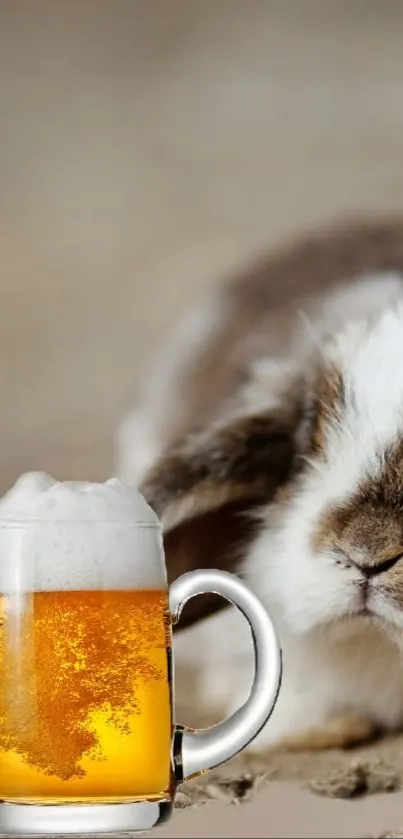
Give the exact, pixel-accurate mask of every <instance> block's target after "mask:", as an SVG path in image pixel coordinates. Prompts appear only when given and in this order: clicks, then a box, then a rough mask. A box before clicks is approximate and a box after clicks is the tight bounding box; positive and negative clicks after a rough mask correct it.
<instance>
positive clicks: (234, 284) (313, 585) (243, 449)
mask: <svg viewBox="0 0 403 839" xmlns="http://www.w3.org/2000/svg"><path fill="white" fill-rule="evenodd" d="M400 272H401V273H400ZM118 471H119V474H120V476H121V477H122V478H123V479H125V480H127V481H129V482H131V483H134V484H136V485H137V486H139V488H140V490H141V491H142V492H143V494H144V495H145V497H146V498H147V499H148V501H149V503H150V504H151V506H152V507H153V508H154V509H155V510H156V512H157V513H158V514H159V516H160V518H161V520H162V522H163V525H164V530H165V549H166V556H167V567H168V576H169V578H170V579H172V578H175V577H176V576H178V575H179V574H180V573H182V572H184V571H186V570H190V569H193V568H202V567H217V568H225V569H227V570H231V571H233V572H235V573H238V574H239V575H241V576H243V577H244V578H245V579H246V580H247V582H248V583H249V584H250V585H251V586H252V587H253V588H254V589H255V590H256V591H257V593H258V594H259V595H260V596H261V597H262V598H263V599H264V601H265V603H266V604H267V607H268V609H269V610H270V612H271V614H272V616H273V619H274V620H275V622H276V625H277V628H278V633H279V636H280V640H281V644H282V648H283V661H284V677H283V684H282V689H281V691H280V695H279V699H278V702H277V705H276V707H275V710H274V712H273V715H272V717H271V719H270V721H269V723H268V725H267V726H266V728H265V729H264V730H263V731H262V732H261V734H260V735H259V736H258V738H257V739H256V741H255V743H254V744H253V747H254V749H255V750H261V749H266V748H271V749H272V748H277V747H286V748H289V749H304V748H309V749H314V748H328V747H333V746H335V747H336V746H340V747H347V746H350V745H353V744H355V743H358V742H361V741H364V740H366V739H368V738H370V737H372V736H373V735H374V734H375V733H376V732H377V731H379V730H388V729H389V730H390V729H395V728H397V727H399V726H401V725H402V724H403V658H402V655H403V650H402V648H403V220H402V221H400V220H397V221H390V222H388V221H387V222H385V223H379V224H378V223H375V222H374V223H372V222H369V223H362V224H352V223H351V224H348V225H345V226H344V227H343V226H341V227H337V228H334V229H329V230H326V231H323V232H322V233H320V234H318V235H317V236H313V237H312V238H307V239H304V240H300V241H297V242H296V243H295V244H293V245H289V246H287V247H285V248H284V249H283V250H282V251H280V252H277V253H274V254H272V255H271V256H270V255H269V257H268V258H266V259H263V260H261V261H260V262H259V263H258V264H256V265H253V266H250V267H249V269H248V270H246V271H244V272H243V273H240V274H239V276H236V277H234V278H232V279H231V280H230V281H229V282H228V283H223V284H222V285H220V286H219V288H218V291H217V292H216V293H215V294H212V296H211V299H209V300H208V301H207V302H206V303H205V304H204V305H201V306H200V307H199V309H197V310H196V312H194V313H191V314H190V315H189V317H188V318H187V319H185V323H184V324H183V325H182V327H181V328H180V329H179V330H178V331H177V332H176V334H175V336H174V337H173V339H172V343H171V345H170V346H168V347H165V348H164V350H163V353H162V356H161V358H160V359H157V361H156V363H155V365H154V367H153V368H152V369H151V370H150V371H149V372H148V376H147V377H146V379H145V381H144V386H143V392H142V393H140V394H139V396H138V399H137V404H136V406H135V409H134V410H133V411H131V412H130V413H129V414H128V416H126V417H125V418H124V420H123V422H122V425H121V427H120V429H119V434H118ZM221 605H222V604H221V603H220V601H219V600H217V599H216V598H215V597H213V596H211V597H207V596H206V597H200V598H196V599H195V600H194V601H192V603H191V604H190V605H189V607H188V608H187V609H186V610H185V612H184V615H183V620H182V626H185V625H186V626H187V628H186V629H185V630H184V631H183V632H181V633H179V635H178V637H177V641H176V647H177V650H176V652H177V656H178V659H179V662H181V661H183V662H186V661H187V660H188V661H189V662H190V663H191V664H192V665H193V666H195V665H197V666H198V667H199V668H200V671H201V676H202V682H201V684H202V686H203V691H204V694H203V695H202V697H201V700H200V701H201V702H202V703H203V705H204V706H205V707H206V708H208V709H210V710H211V712H212V713H214V714H216V712H217V714H218V711H220V712H222V711H227V712H229V711H230V710H233V704H234V702H235V698H236V705H239V704H240V702H241V700H242V698H243V696H242V690H243V691H247V690H248V688H249V680H250V677H251V674H250V672H249V668H250V638H249V635H248V631H247V628H245V626H244V624H243V621H242V618H241V617H240V616H239V615H237V614H236V613H235V612H234V610H232V609H224V610H221V611H218V608H219V607H220V606H221ZM201 618H206V620H203V621H200V619H201Z"/></svg>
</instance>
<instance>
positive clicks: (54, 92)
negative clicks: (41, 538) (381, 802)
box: [0, 0, 403, 835]
mask: <svg viewBox="0 0 403 839" xmlns="http://www.w3.org/2000/svg"><path fill="white" fill-rule="evenodd" d="M402 55H403V4H401V3H399V2H398V0H396V2H393V0H384V2H382V3H378V2H376V0H353V1H352V2H339V0H326V2H322V0H304V2H303V3H302V2H297V0H294V2H293V1H292V0H278V2H272V0H248V2H243V0H219V2H217V0H192V2H191V3H189V2H188V1H187V0H164V2H162V0H153V2H149V3H144V2H141V0H114V2H113V3H112V2H110V0H58V3H54V2H53V0H36V2H35V4H32V3H30V2H29V0H5V2H2V3H1V4H0V112H1V115H2V116H1V129H0V131H1V154H0V187H1V188H0V248H1V260H2V261H1V266H2V268H1V305H0V385H1V395H2V399H1V411H0V440H1V445H0V492H2V491H4V490H5V489H7V488H8V487H9V486H10V484H11V483H12V481H13V480H14V479H15V478H16V476H17V475H18V474H19V473H20V472H22V471H25V470H27V469H33V468H34V469H44V470H49V471H51V472H53V473H54V474H55V475H56V476H58V477H64V478H90V479H103V478H105V477H106V476H108V475H109V474H110V473H111V472H113V435H114V428H115V426H116V423H117V421H118V419H119V417H120V415H121V412H122V411H123V410H124V408H125V406H126V405H127V404H129V403H130V400H131V397H132V393H133V392H134V390H135V386H136V382H137V380H138V376H139V373H140V371H141V368H142V365H143V363H144V360H145V359H146V358H147V357H148V356H149V354H150V353H151V352H152V350H153V349H154V347H155V346H156V345H157V344H159V343H161V342H162V341H163V339H164V337H165V335H166V334H167V332H168V330H169V329H170V328H171V327H172V324H173V323H174V322H175V319H176V318H177V317H178V316H179V315H180V314H181V312H182V311H184V309H185V308H186V307H187V306H188V305H189V303H191V302H192V301H193V300H194V299H195V298H196V296H197V295H199V294H200V293H202V292H203V290H204V289H205V288H206V287H207V286H208V285H209V284H210V283H214V282H218V281H219V280H220V278H221V276H222V275H223V274H225V273H228V272H230V271H231V269H232V268H233V267H234V266H237V265H239V264H240V263H241V262H243V261H244V260H247V259H248V258H249V256H251V255H256V254H257V253H258V252H260V251H262V250H265V249H266V248H268V247H270V246H272V245H273V244H276V243H278V242H280V241H282V240H283V239H285V238H286V237H290V236H292V235H294V233H296V232H299V231H301V230H306V229H308V228H309V229H314V228H315V227H317V226H318V225H319V224H322V223H327V222H329V221H330V220H331V219H333V218H340V217H345V216H346V215H351V216H353V215H361V214H371V213H377V214H380V213H382V212H387V213H389V212H390V211H393V210H396V211H401V209H402V206H403V165H402V161H403V153H402V148H403V144H402V140H403V60H402ZM354 762H355V764H354V766H353V768H352V766H351V765H352V763H354ZM382 762H383V764H382ZM357 766H358V768H357ZM360 767H361V768H360ZM245 774H246V775H248V776H252V782H250V779H249V780H248V779H247V780H246V781H245V782H244V783H243V785H242V784H241V785H238V782H237V784H235V787H234V785H233V784H232V786H231V785H230V786H229V787H228V786H226V784H225V783H224V781H226V780H228V777H230V778H233V777H237V778H238V777H241V776H242V777H243V776H244V775H245ZM402 777H403V740H402V739H401V738H395V739H390V740H388V741H385V742H383V743H380V744H376V745H372V746H371V747H368V748H367V749H360V750H359V751H358V752H351V753H345V754H342V753H329V754H327V755H301V756H299V757H296V756H292V757H290V756H288V757H287V756H284V757H281V758H276V760H271V759H270V760H268V761H266V762H265V763H263V764H260V763H259V764H258V763H254V764H251V763H250V762H249V759H248V758H247V756H245V757H243V758H241V759H239V760H237V761H233V762H232V764H229V765H228V766H227V767H225V768H224V769H223V770H221V771H220V773H218V775H217V777H216V778H215V776H214V775H212V776H208V777H207V776H206V778H204V779H203V780H202V781H199V782H197V783H196V782H194V785H193V786H192V787H190V786H189V787H184V788H183V790H182V804H183V805H186V804H189V803H191V802H192V801H193V802H194V800H195V799H197V798H198V797H199V790H200V788H201V787H202V788H203V796H204V795H207V797H208V796H210V797H214V796H216V797H217V796H218V797H220V796H221V797H224V799H226V798H228V795H229V797H232V796H233V795H234V794H235V795H237V796H238V797H239V792H240V793H241V795H243V796H245V797H247V796H248V795H250V793H251V792H252V793H253V794H254V791H255V781H254V779H257V782H259V783H261V784H267V783H271V782H272V781H273V779H276V781H279V780H285V779H287V780H290V779H293V780H296V781H298V783H299V784H300V785H302V786H306V785H310V786H311V788H312V787H314V788H315V790H316V794H317V795H318V794H319V793H321V794H322V795H323V794H325V793H326V791H327V793H328V794H329V792H331V794H332V795H335V794H337V795H340V794H343V795H345V796H348V795H350V796H351V795H357V794H358V793H359V794H368V793H370V792H374V791H375V790H377V789H385V785H386V787H387V788H388V789H389V788H394V789H395V788H396V787H397V786H398V785H399V784H400V782H401V779H402ZM337 778H339V780H337ZM343 778H344V780H343ZM354 779H355V780H354ZM382 779H383V780H382ZM234 789H235V793H234ZM214 790H215V791H214ZM237 790H238V792H237ZM402 823H403V809H402ZM393 826H396V823H395V825H393V824H390V823H389V822H386V821H385V828H386V827H390V828H393ZM261 835H263V834H261ZM264 835H269V834H264ZM301 835H302V834H301ZM357 835H358V834H357Z"/></svg>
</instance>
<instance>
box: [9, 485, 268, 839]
mask: <svg viewBox="0 0 403 839" xmlns="http://www.w3.org/2000/svg"><path fill="white" fill-rule="evenodd" d="M0 592H1V596H0V612H1V614H0V686H1V687H0V800H1V803H0V833H2V834H6V835H7V834H17V835H18V836H29V835H40V836H46V835H55V834H57V835H59V836H63V835H73V834H80V833H94V834H99V833H101V834H102V833H119V832H120V831H136V830H141V831H144V830H147V829H150V828H152V827H154V826H156V825H158V824H161V823H162V822H163V821H165V820H166V819H167V818H168V816H169V814H170V813H171V810H172V807H173V804H174V797H175V789H176V786H177V784H178V783H180V782H181V781H183V780H184V779H187V778H191V777H194V776H196V775H198V774H199V773H202V772H205V771H206V770H208V769H211V768H213V767H214V766H217V765H219V764H221V763H223V762H224V761H226V760H228V759H229V758H230V757H232V756H233V755H235V754H236V753H237V752H239V751H240V750H241V749H243V748H244V747H245V746H246V745H247V744H248V743H249V742H250V741H251V740H252V739H253V738H254V737H255V735H256V734H257V733H258V732H259V730H260V729H261V728H262V726H263V725H264V724H265V723H266V721H267V719H268V717H269V715H270V713H271V711H272V709H273V707H274V704H275V701H276V697H277V692H278V689H279V684H280V675H281V657H280V650H279V645H278V642H277V638H276V634H275V631H274V628H273V625H272V622H271V619H270V617H269V615H268V614H267V612H266V611H265V609H264V607H263V605H262V604H261V602H260V600H259V599H258V598H257V597H256V596H255V595H254V594H253V593H252V592H251V591H249V589H248V588H247V587H246V586H245V584H244V583H243V582H241V581H240V580H239V579H238V578H237V577H235V576H232V575H231V574H228V573H222V572H218V571H211V570H209V571H195V572H191V573H188V574H185V575H183V576H182V577H180V578H179V579H177V580H176V581H175V582H174V583H173V585H172V586H171V588H170V590H169V591H168V586H167V577H166V570H165V562H164V552H163V541H162V529H161V526H160V524H159V521H158V519H157V518H156V517H155V515H154V513H153V512H152V510H151V509H150V508H149V507H148V505H147V504H146V502H145V501H144V499H143V497H142V496H141V495H140V494H139V493H138V492H137V491H136V490H134V489H132V488H130V487H128V486H126V485H125V484H122V483H121V482H120V481H118V480H115V479H112V480H110V481H107V482H106V483H105V484H91V483H76V482H66V483H59V482H57V481H54V480H53V479H52V478H50V477H49V476H47V475H44V474H42V473H28V474H26V475H23V476H22V477H21V478H20V479H19V480H18V481H17V483H16V485H15V486H14V488H13V489H12V490H10V492H9V493H8V494H7V495H6V496H5V497H4V498H3V499H2V500H1V501H0ZM205 592H214V593H216V594H218V595H221V596H222V597H224V598H226V600H228V601H230V602H231V603H232V604H234V605H235V606H236V607H238V609H240V611H241V612H242V613H243V614H244V616H245V617H246V619H247V621H248V622H249V625H250V628H251V630H252V633H251V634H252V639H253V645H252V644H251V650H252V649H253V650H254V657H255V676H254V682H253V685H252V689H251V693H250V696H249V698H248V700H247V701H246V703H245V704H244V705H243V706H242V707H241V708H240V709H239V710H238V711H237V712H236V713H235V714H234V715H233V716H232V717H230V718H228V719H226V720H224V721H223V722H221V723H219V724H218V725H215V726H213V727H211V728H207V729H205V730H200V731H197V730H191V729H188V728H186V727H183V726H180V725H175V723H174V721H173V684H172V679H173V667H172V654H171V646H172V637H171V636H172V624H174V623H175V622H176V621H178V619H179V617H180V613H181V610H182V608H183V606H184V605H185V603H186V602H187V601H188V600H189V599H190V598H192V597H195V596H198V595H203V594H204V593H205Z"/></svg>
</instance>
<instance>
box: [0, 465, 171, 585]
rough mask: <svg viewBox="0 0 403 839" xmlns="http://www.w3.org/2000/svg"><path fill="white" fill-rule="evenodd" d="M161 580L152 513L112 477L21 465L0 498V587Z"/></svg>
mask: <svg viewBox="0 0 403 839" xmlns="http://www.w3.org/2000/svg"><path fill="white" fill-rule="evenodd" d="M165 587H166V570H165V562H164V553H163V545H162V531H161V525H160V523H159V520H158V518H157V516H156V515H155V513H154V512H153V511H152V509H151V508H150V507H149V506H148V504H147V503H146V501H145V500H144V498H143V496H142V495H141V494H140V493H139V492H138V491H137V490H136V489H134V488H133V487H130V486H128V485H126V484H124V483H122V482H121V481H120V480H118V479H116V478H112V479H111V480H108V481H106V482H105V483H90V482H78V481H65V482H61V481H56V480H55V479H54V478H52V477H51V476H50V475H46V474H44V473H42V472H28V473H26V474H24V475H22V476H21V477H20V478H19V479H18V480H17V482H16V483H15V485H14V486H13V487H12V489H11V490H10V491H9V492H8V493H7V494H6V495H5V496H4V497H3V498H2V499H0V591H1V592H4V593H8V592H14V593H15V592H17V591H25V592H29V591H72V590H77V591H85V590H86V589H88V590H98V589H99V590H104V589H108V590H116V589H119V590H122V589H140V588H142V589H150V588H161V589H162V588H165Z"/></svg>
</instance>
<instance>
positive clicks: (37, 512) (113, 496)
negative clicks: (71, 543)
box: [0, 472, 159, 527]
mask: <svg viewBox="0 0 403 839" xmlns="http://www.w3.org/2000/svg"><path fill="white" fill-rule="evenodd" d="M1 521H15V522H24V521H38V522H39V521H60V522H61V521H64V522H79V521H81V522H85V521H99V522H101V521H105V522H116V523H117V522H122V523H128V524H139V525H147V526H150V525H151V526H152V525H154V526H155V527H158V526H159V522H158V519H157V516H156V515H155V513H154V512H153V511H152V509H151V507H149V506H148V504H147V503H146V501H145V500H144V498H143V496H142V495H141V494H140V493H139V492H138V491H137V490H136V489H134V488H133V487H131V486H128V485H127V484H124V483H122V481H119V480H118V478H111V479H110V480H109V481H106V482H105V483H104V484H99V483H91V482H88V481H83V482H80V481H56V480H55V479H54V478H52V477H51V476H50V475H47V474H45V473H44V472H27V473H25V474H24V475H21V477H20V478H18V480H17V482H16V483H15V484H14V486H13V487H12V489H10V490H9V492H8V493H7V494H6V495H5V496H4V497H3V498H2V499H1V500H0V522H1Z"/></svg>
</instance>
